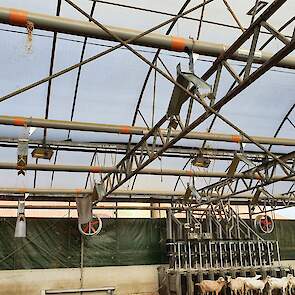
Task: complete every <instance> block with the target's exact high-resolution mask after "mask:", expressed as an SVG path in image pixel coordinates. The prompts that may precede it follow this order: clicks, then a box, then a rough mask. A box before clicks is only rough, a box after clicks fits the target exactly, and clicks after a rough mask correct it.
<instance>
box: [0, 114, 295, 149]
mask: <svg viewBox="0 0 295 295" xmlns="http://www.w3.org/2000/svg"><path fill="white" fill-rule="evenodd" d="M0 124H2V125H12V126H27V127H39V128H52V129H64V130H77V131H90V132H104V133H115V134H134V135H142V136H143V135H146V134H147V133H148V132H149V130H148V129H147V128H144V127H138V126H134V127H132V126H126V125H114V124H97V123H88V122H77V121H63V120H48V119H39V118H26V117H15V116H0ZM161 133H162V134H163V136H164V137H166V136H167V133H168V131H167V130H166V129H161ZM179 134H180V131H171V137H176V136H178V135H179ZM251 137H252V139H253V140H255V141H256V142H258V143H260V144H271V145H285V146H295V139H292V138H277V137H264V136H251ZM183 138H187V139H198V140H206V141H207V140H208V141H222V142H235V143H236V142H239V143H253V142H252V141H250V140H249V139H248V138H246V137H244V136H240V135H237V134H221V133H207V132H195V131H191V132H189V133H188V134H186V135H185V136H184V137H183Z"/></svg>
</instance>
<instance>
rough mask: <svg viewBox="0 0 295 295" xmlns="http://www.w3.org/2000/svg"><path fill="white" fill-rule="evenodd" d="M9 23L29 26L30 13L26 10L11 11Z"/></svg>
mask: <svg viewBox="0 0 295 295" xmlns="http://www.w3.org/2000/svg"><path fill="white" fill-rule="evenodd" d="M8 21H9V23H10V24H11V25H18V26H23V27H26V26H27V22H28V13H27V12H26V11H24V10H18V9H10V13H9V16H8Z"/></svg>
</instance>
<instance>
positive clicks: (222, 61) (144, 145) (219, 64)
mask: <svg viewBox="0 0 295 295" xmlns="http://www.w3.org/2000/svg"><path fill="white" fill-rule="evenodd" d="M66 1H67V2H68V3H69V4H70V5H71V6H73V7H74V8H75V9H77V10H78V11H79V12H81V13H82V14H83V15H85V16H86V17H89V15H88V14H87V13H85V12H84V11H83V10H82V9H80V8H79V7H78V6H76V5H75V4H74V3H72V2H71V1H70V0H66ZM285 2H286V1H284V0H281V1H280V0H277V1H274V2H273V3H272V5H270V7H269V8H268V9H267V10H266V11H265V12H264V13H262V15H261V16H260V17H259V18H258V19H257V20H256V21H255V22H254V23H253V24H252V25H251V26H250V27H249V28H248V29H247V30H246V31H245V32H244V33H243V34H242V35H241V37H239V38H238V40H237V41H236V42H234V44H233V45H232V46H231V47H230V48H229V49H228V50H227V51H226V52H225V53H224V54H222V55H220V56H219V57H218V58H217V59H216V61H215V62H214V63H213V65H212V66H211V67H210V68H209V70H207V71H206V73H205V74H204V75H203V76H202V79H203V80H208V79H209V78H210V77H211V76H212V75H213V74H216V76H215V82H214V88H213V93H212V94H213V98H214V99H212V96H211V97H210V98H211V102H210V105H211V106H212V107H210V106H209V105H208V104H206V103H205V102H204V100H202V98H201V97H200V96H196V95H194V93H193V90H194V89H190V91H189V90H188V89H186V88H184V87H183V86H182V85H181V84H179V83H178V82H176V81H175V80H173V79H171V78H170V77H169V76H167V75H166V74H164V73H163V72H162V71H161V70H159V69H158V68H157V67H156V66H154V65H152V64H151V63H149V62H148V61H146V60H145V59H144V58H143V57H142V56H140V54H138V53H137V52H136V51H135V50H133V49H132V48H131V47H130V46H129V45H128V44H127V43H126V42H124V41H123V40H121V39H120V38H119V37H117V36H116V35H114V34H112V32H110V31H108V29H107V28H105V27H104V26H103V25H101V24H100V23H98V22H97V21H96V20H95V19H93V18H90V19H91V20H92V21H93V22H94V23H95V24H96V25H98V26H99V27H100V28H102V29H103V30H105V32H106V33H108V34H110V35H111V36H113V38H115V39H116V40H118V41H119V42H120V43H121V44H123V45H124V46H126V47H127V48H128V49H129V50H130V51H132V52H133V53H134V54H136V55H137V56H139V57H140V58H141V59H142V60H144V61H145V62H146V63H148V64H149V65H150V66H152V67H153V68H154V69H155V70H157V71H158V72H159V73H160V74H162V75H163V76H164V77H166V78H167V79H168V80H170V81H171V82H172V83H174V84H175V85H176V86H177V87H178V88H180V89H181V90H182V91H183V92H184V93H186V95H187V97H192V98H193V99H194V100H196V101H198V102H199V103H200V104H201V105H202V106H203V107H204V108H205V110H206V111H205V112H204V113H203V115H201V116H200V117H199V118H197V119H196V120H194V121H193V122H192V123H191V124H189V125H188V126H186V127H185V124H184V123H183V121H182V119H181V118H180V115H171V116H168V115H165V116H163V118H162V119H161V120H160V121H159V122H158V123H157V124H155V126H154V127H153V128H152V129H151V130H150V131H149V132H148V133H147V134H146V135H145V136H143V138H142V139H141V140H140V141H139V142H138V143H137V144H136V145H135V147H134V148H133V149H131V150H130V151H128V152H127V154H126V155H125V156H124V158H123V159H122V160H121V161H120V162H119V163H118V164H117V165H116V167H117V168H118V170H119V172H114V173H109V174H108V175H107V176H106V177H104V179H103V183H104V185H105V193H104V194H101V195H100V198H99V200H97V201H95V202H94V204H95V203H97V202H98V201H100V200H102V199H103V198H104V197H106V196H108V195H109V194H110V193H111V192H112V191H114V190H115V189H117V188H118V187H120V186H121V185H122V184H123V183H125V182H126V181H127V180H129V179H130V178H132V177H133V176H134V175H136V174H137V173H138V172H139V171H140V170H141V169H143V168H144V167H146V166H147V165H148V164H150V163H151V162H152V161H154V160H155V159H156V158H157V157H159V156H161V155H162V153H163V152H164V151H166V150H167V149H168V148H169V147H171V146H173V145H174V144H175V143H176V142H178V141H179V140H180V139H181V138H183V137H184V136H185V135H186V134H188V133H189V132H190V131H191V130H193V129H194V128H195V127H196V126H198V125H199V124H200V123H202V122H203V121H205V120H206V119H207V118H208V117H210V115H212V114H216V115H217V116H218V117H219V118H220V119H221V120H223V121H224V122H226V123H227V124H228V125H230V126H231V127H233V128H234V129H235V130H237V131H238V132H239V133H240V134H241V135H243V136H245V137H246V138H248V139H249V140H251V141H252V142H254V143H255V144H256V145H257V146H259V147H260V148H261V149H262V150H264V151H265V152H266V154H268V155H270V156H271V157H272V158H274V159H275V161H277V162H279V163H280V165H281V166H282V167H284V172H285V171H287V170H288V173H289V172H291V173H290V174H291V175H293V174H294V170H293V168H291V167H289V166H287V165H286V164H285V163H284V162H283V161H282V160H281V159H280V158H277V157H275V156H274V155H273V154H271V153H269V151H268V150H266V149H265V148H264V147H262V146H261V145H260V144H258V143H257V142H255V141H254V140H253V139H252V138H251V137H249V136H248V135H247V134H245V133H244V132H243V131H242V130H240V129H239V128H237V127H236V126H235V125H234V124H232V123H231V122H230V121H228V120H227V119H225V118H224V117H223V116H221V115H220V114H219V113H218V111H219V110H220V109H221V108H222V107H223V106H224V105H225V104H226V103H227V102H229V101H230V100H231V99H233V98H234V97H235V96H236V95H237V94H239V93H240V92H241V91H243V90H244V89H246V88H247V87H248V86H249V85H251V84H252V83H253V82H254V81H255V80H256V79H258V78H259V77H260V76H262V75H263V74H264V73H265V72H266V71H268V70H269V69H270V68H271V67H273V66H274V65H276V64H277V63H278V62H279V61H280V60H282V59H283V58H284V57H286V56H287V55H288V54H289V53H290V52H292V51H293V50H294V48H295V40H294V38H292V40H291V41H289V40H288V43H287V40H285V39H284V44H285V46H284V47H283V48H282V49H281V50H280V51H279V52H278V53H276V54H275V55H274V56H273V57H271V58H270V59H269V60H268V61H267V62H265V63H264V64H263V65H262V66H261V67H260V68H258V69H257V70H256V71H254V72H253V73H251V66H252V63H253V60H254V57H255V49H256V46H257V41H258V37H259V32H260V27H261V26H262V25H264V26H266V27H267V28H270V25H266V21H267V19H268V18H269V17H271V16H272V15H273V14H274V13H275V12H276V11H277V10H278V9H279V8H280V7H281V6H282V5H283V4H284V3H285ZM273 31H274V30H270V32H271V33H273ZM277 34H280V33H279V32H276V35H277ZM251 36H252V37H253V40H252V45H251V49H250V51H249V55H248V60H247V63H246V66H245V73H244V76H243V77H240V76H238V75H237V74H235V71H234V70H233V69H232V68H231V66H230V65H229V64H228V62H227V59H229V58H230V57H231V56H232V55H233V54H234V53H235V52H236V51H237V50H238V49H239V48H240V46H241V45H242V44H243V43H244V42H245V41H246V40H248V39H249V38H250V37H251ZM286 43H287V44H286ZM223 67H225V68H226V69H227V70H228V71H229V72H230V74H231V75H232V76H233V78H234V80H235V81H236V82H237V83H238V85H237V86H236V87H235V88H233V89H232V90H231V91H230V92H229V93H228V94H226V95H225V96H224V97H222V98H221V99H220V100H218V101H217V102H216V103H215V100H216V98H215V96H216V95H217V90H218V85H219V80H220V74H221V70H222V68H223ZM173 122H176V126H179V128H180V133H179V135H178V136H176V137H174V138H172V139H171V138H170V133H171V131H172V129H173V127H174V128H175V124H174V123H173ZM167 123H169V125H168V134H167V136H166V138H164V136H163V134H162V132H161V129H160V128H161V127H162V126H163V125H164V124H167ZM148 140H152V142H153V145H152V147H151V148H149V147H148ZM159 141H160V142H162V144H163V147H162V148H161V149H160V150H159V151H157V152H155V147H156V145H157V142H159ZM138 152H139V155H138ZM144 154H147V155H148V159H145V156H144ZM133 167H135V168H133ZM290 174H288V176H287V177H289V176H291V175H290Z"/></svg>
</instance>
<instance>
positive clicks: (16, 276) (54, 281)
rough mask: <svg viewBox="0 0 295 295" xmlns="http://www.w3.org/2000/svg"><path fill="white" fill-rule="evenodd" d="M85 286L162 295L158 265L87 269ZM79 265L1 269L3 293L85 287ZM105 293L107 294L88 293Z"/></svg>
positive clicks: (32, 294)
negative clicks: (159, 293)
mask: <svg viewBox="0 0 295 295" xmlns="http://www.w3.org/2000/svg"><path fill="white" fill-rule="evenodd" d="M82 276H83V284H82V287H83V288H99V287H115V288H116V291H115V295H158V272H157V265H138V266H115V267H91V268H84V269H83V275H82ZM80 279H81V271H80V269H79V268H68V269H34V270H8V271H6V270H5V271H0V294H1V295H16V294H17V295H40V294H41V291H42V289H73V288H80V287H81V281H80ZM85 294H91V295H92V294H103V293H85Z"/></svg>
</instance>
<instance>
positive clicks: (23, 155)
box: [17, 138, 29, 175]
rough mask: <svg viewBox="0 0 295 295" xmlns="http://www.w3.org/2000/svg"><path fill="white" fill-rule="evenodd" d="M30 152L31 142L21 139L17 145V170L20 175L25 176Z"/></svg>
mask: <svg viewBox="0 0 295 295" xmlns="http://www.w3.org/2000/svg"><path fill="white" fill-rule="evenodd" d="M28 150H29V140H28V139H24V138H23V139H19V140H18V145H17V169H18V173H17V174H18V175H20V174H22V175H25V170H26V167H27V164H28Z"/></svg>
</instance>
